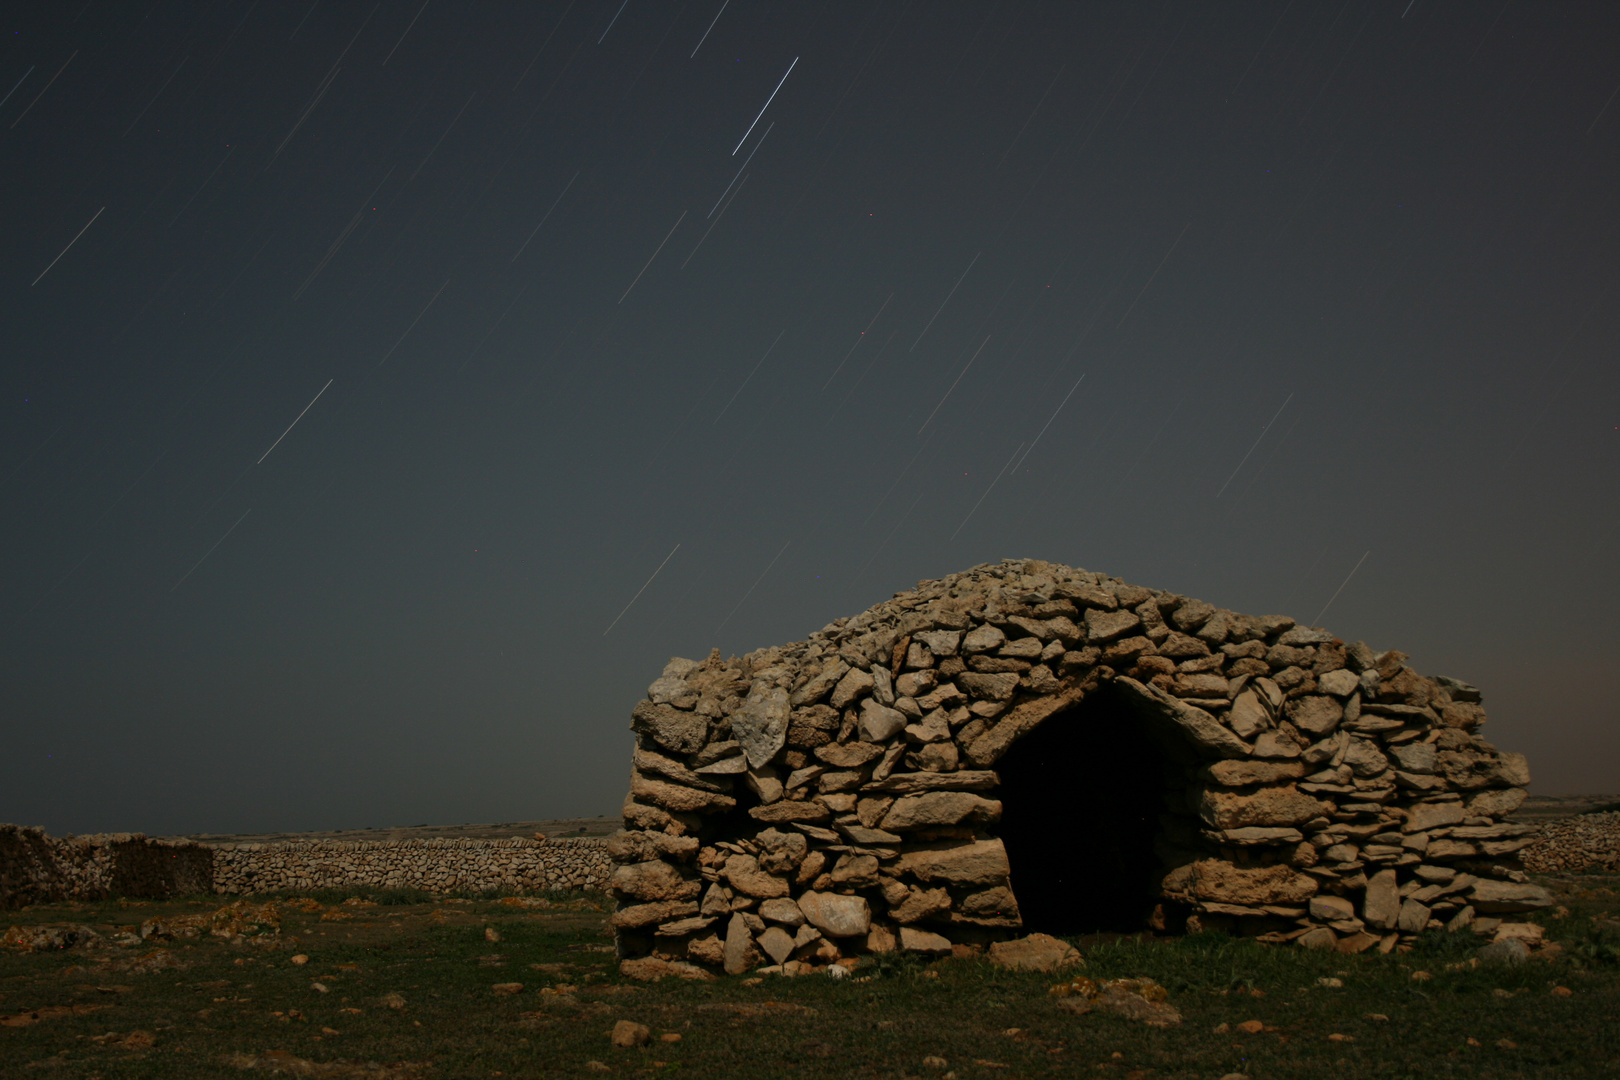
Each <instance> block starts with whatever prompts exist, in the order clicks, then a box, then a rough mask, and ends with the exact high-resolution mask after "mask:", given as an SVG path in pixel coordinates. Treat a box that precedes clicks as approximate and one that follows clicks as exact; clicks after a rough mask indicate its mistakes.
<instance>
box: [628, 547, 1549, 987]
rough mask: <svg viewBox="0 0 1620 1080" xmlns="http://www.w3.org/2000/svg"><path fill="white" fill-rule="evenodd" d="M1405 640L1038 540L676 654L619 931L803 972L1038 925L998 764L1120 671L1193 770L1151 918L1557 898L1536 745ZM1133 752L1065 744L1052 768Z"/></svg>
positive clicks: (1073, 777) (1151, 724)
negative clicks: (827, 617) (1043, 555)
mask: <svg viewBox="0 0 1620 1080" xmlns="http://www.w3.org/2000/svg"><path fill="white" fill-rule="evenodd" d="M1405 661H1406V655H1405V654H1404V653H1400V652H1396V651H1394V650H1390V651H1384V652H1375V651H1374V650H1372V649H1370V648H1368V647H1367V646H1366V645H1364V644H1362V643H1360V642H1356V643H1353V644H1346V643H1345V642H1343V641H1342V640H1340V639H1338V638H1336V637H1334V636H1333V635H1332V634H1330V633H1328V632H1327V631H1325V630H1320V629H1316V628H1312V627H1305V626H1299V625H1296V623H1295V622H1294V620H1292V619H1290V618H1287V617H1284V616H1261V617H1255V616H1249V615H1242V614H1238V613H1236V612H1232V611H1227V610H1222V609H1219V608H1216V607H1214V606H1212V605H1210V604H1207V603H1205V602H1203V601H1200V600H1194V599H1190V598H1187V597H1183V596H1179V595H1176V594H1174V593H1169V592H1164V591H1160V590H1155V589H1148V588H1143V587H1140V586H1136V585H1128V584H1126V583H1125V582H1122V581H1119V580H1117V579H1115V578H1111V577H1107V576H1105V575H1101V574H1096V573H1091V572H1087V571H1084V570H1078V569H1074V568H1071V567H1067V566H1062V565H1058V564H1054V563H1046V562H1039V561H1035V560H1014V561H1006V562H1002V563H1000V564H987V565H984V566H979V567H975V568H973V569H971V570H968V571H965V572H963V573H959V574H954V575H951V576H950V577H947V578H943V579H941V580H938V581H925V582H922V583H920V584H919V585H918V587H917V588H916V589H915V590H912V591H908V592H904V593H899V594H896V596H895V597H894V598H893V599H891V600H889V601H888V602H885V603H882V604H879V605H877V606H876V607H874V608H872V609H870V610H868V611H866V612H863V613H862V614H860V615H857V616H855V617H853V618H848V619H839V620H837V621H835V622H834V623H832V624H830V625H829V626H827V627H825V628H823V629H822V630H820V631H818V632H816V633H814V634H811V635H810V637H809V639H808V640H806V641H801V642H794V643H792V644H789V645H784V646H773V647H770V648H765V649H759V650H756V651H755V652H752V653H749V654H748V655H747V656H743V657H732V658H730V659H722V658H721V657H720V655H719V653H718V651H716V652H714V653H711V655H710V656H709V657H708V658H707V659H705V660H703V661H701V662H697V661H692V660H683V659H675V660H672V661H670V663H669V664H668V665H667V666H666V667H665V669H664V671H663V674H662V675H661V677H660V678H659V679H657V680H656V681H655V682H654V683H653V684H652V686H651V687H650V688H649V690H648V693H647V698H646V700H644V701H642V702H641V703H640V704H638V705H637V706H636V707H635V709H634V711H633V712H632V714H631V728H632V730H633V731H634V732H635V734H636V746H635V750H634V759H633V768H632V772H631V781H630V793H629V796H628V797H627V799H626V801H625V804H624V825H625V830H626V831H624V832H622V833H620V834H618V835H617V836H615V837H613V838H612V839H611V840H610V841H609V853H610V854H611V856H612V858H613V860H614V862H616V863H617V864H618V865H617V868H616V869H615V870H614V871H613V875H612V886H613V889H614V890H615V892H616V894H617V896H618V898H619V907H618V910H617V912H616V913H615V914H614V916H613V925H614V928H615V930H616V933H617V935H618V941H619V950H620V955H621V957H624V958H626V959H632V960H634V959H636V958H642V957H649V956H650V957H653V958H655V959H658V960H662V961H664V962H666V963H683V964H695V965H700V966H703V967H707V968H718V969H721V970H724V971H726V972H728V973H741V972H743V971H747V970H750V969H753V968H756V967H760V966H761V965H763V966H764V968H765V969H766V970H771V971H782V972H786V973H797V972H801V971H809V970H820V969H827V968H828V967H829V966H833V965H838V964H839V962H840V961H841V960H843V959H844V958H845V957H848V956H850V955H858V954H860V953H866V952H885V951H889V950H893V949H904V950H912V951H917V952H922V953H932V954H947V953H949V952H951V950H952V948H953V945H969V946H971V945H976V944H982V943H986V942H989V941H994V940H997V939H1003V938H1008V937H1013V936H1016V934H1017V933H1018V931H1019V930H1020V928H1021V927H1022V925H1023V920H1022V918H1021V916H1020V912H1019V903H1018V899H1017V890H1018V881H1019V874H1018V868H1017V867H1016V866H1012V865H1010V864H1009V861H1008V856H1007V848H1006V845H1004V844H1003V842H1002V839H1001V838H1000V835H999V826H1000V822H1001V819H1002V812H1003V800H1016V799H1017V798H1018V794H1019V793H1018V792H1016V791H1005V790H1003V789H1002V788H1001V779H1000V776H999V775H998V773H997V772H996V764H997V762H998V760H999V759H1000V758H1001V757H1002V756H1003V755H1004V754H1006V753H1007V752H1008V750H1009V749H1010V748H1012V747H1013V746H1014V745H1015V744H1016V743H1017V742H1018V740H1019V739H1020V738H1021V737H1023V736H1025V735H1027V734H1029V733H1030V732H1032V731H1034V730H1035V729H1036V728H1037V727H1038V726H1039V725H1041V724H1043V723H1045V722H1048V721H1052V720H1054V718H1056V719H1057V722H1062V721H1061V714H1063V713H1065V712H1066V711H1068V710H1070V709H1071V708H1072V707H1074V706H1076V705H1077V704H1078V703H1079V702H1081V701H1082V700H1083V699H1085V698H1086V697H1087V696H1088V695H1093V694H1099V693H1103V694H1111V695H1114V697H1115V699H1116V700H1117V701H1118V702H1119V703H1120V705H1121V709H1122V715H1124V716H1126V717H1127V719H1126V720H1125V721H1124V722H1127V723H1132V724H1139V725H1141V726H1142V728H1143V730H1144V731H1146V732H1148V733H1150V734H1151V735H1152V737H1153V740H1154V743H1155V745H1157V746H1159V747H1160V748H1161V750H1162V754H1163V757H1164V759H1165V762H1166V766H1167V771H1166V775H1167V776H1169V777H1170V778H1171V779H1170V780H1168V781H1167V782H1166V783H1165V785H1164V790H1163V791H1162V793H1161V794H1162V812H1161V814H1160V816H1159V821H1158V830H1157V835H1156V837H1155V839H1154V841H1153V846H1154V849H1155V851H1156V852H1157V855H1158V858H1159V859H1160V862H1161V869H1160V873H1159V875H1158V877H1157V878H1156V882H1157V885H1156V895H1155V896H1154V897H1153V898H1152V899H1153V900H1154V901H1155V902H1156V906H1152V910H1151V914H1150V915H1149V916H1148V921H1149V924H1150V925H1151V926H1153V927H1154V928H1156V929H1159V930H1162V931H1165V932H1182V931H1196V930H1199V929H1209V928H1217V927H1218V928H1223V929H1227V930H1230V931H1232V932H1235V933H1239V934H1243V935H1248V936H1255V937H1259V938H1261V939H1262V940H1265V941H1271V942H1279V943H1281V942H1295V943H1297V944H1299V945H1302V946H1305V947H1316V948H1337V949H1340V950H1342V951H1346V952H1358V951H1362V950H1365V949H1369V948H1379V949H1382V950H1385V951H1387V950H1389V949H1391V948H1394V947H1396V946H1397V945H1398V944H1399V943H1400V942H1401V941H1402V940H1409V939H1411V938H1412V937H1413V936H1415V935H1416V934H1418V933H1420V932H1422V931H1423V930H1425V929H1433V928H1439V927H1444V928H1447V929H1451V930H1463V929H1469V928H1472V929H1474V930H1475V931H1476V932H1481V933H1484V932H1494V931H1495V930H1496V928H1497V926H1498V924H1500V922H1501V920H1502V917H1503V916H1507V915H1512V914H1514V913H1518V912H1524V911H1529V910H1532V909H1535V908H1538V907H1541V906H1545V905H1546V904H1548V903H1549V902H1550V897H1549V896H1548V894H1547V893H1546V892H1545V891H1544V890H1542V889H1541V888H1539V887H1537V886H1535V885H1533V884H1531V883H1529V882H1528V880H1527V879H1526V877H1525V875H1524V873H1523V872H1522V870H1521V869H1520V867H1519V863H1518V860H1517V852H1518V851H1519V849H1521V848H1523V847H1524V846H1525V845H1527V844H1529V843H1530V842H1531V841H1532V839H1533V829H1532V828H1531V827H1528V826H1523V825H1516V824H1512V823H1509V822H1505V821H1504V820H1503V818H1504V817H1505V816H1506V815H1508V814H1510V813H1511V812H1512V811H1513V810H1514V809H1515V808H1516V807H1517V806H1518V805H1519V803H1520V802H1521V801H1522V800H1523V799H1524V797H1525V792H1524V787H1525V785H1526V784H1527V783H1529V779H1530V775H1529V769H1528V766H1527V764H1526V762H1525V759H1524V757H1523V756H1522V755H1520V754H1513V753H1504V752H1500V751H1498V750H1497V749H1496V748H1495V747H1493V746H1492V745H1491V744H1490V743H1488V742H1486V741H1485V740H1484V739H1483V738H1481V737H1480V735H1479V733H1478V731H1479V728H1480V726H1481V725H1482V724H1483V723H1484V721H1485V711H1484V708H1483V706H1482V705H1481V703H1480V692H1479V690H1478V689H1476V688H1475V687H1473V686H1470V685H1468V684H1466V683H1463V682H1460V681H1458V680H1455V679H1446V678H1430V677H1427V676H1424V675H1421V674H1419V673H1418V672H1416V671H1414V670H1413V669H1412V668H1410V667H1409V666H1407V664H1406V663H1405ZM1106 768H1108V763H1107V762H1106V761H1094V760H1084V761H1082V760H1073V761H1053V762H1051V763H1050V782H1051V783H1053V784H1078V783H1083V782H1084V781H1083V779H1082V778H1083V777H1084V776H1085V775H1087V773H1088V772H1093V771H1095V770H1098V769H1106ZM1052 824H1053V826H1054V827H1055V830H1056V832H1055V835H1062V831H1063V830H1068V831H1069V833H1070V834H1071V835H1078V834H1080V833H1083V832H1085V831H1087V830H1092V831H1096V830H1108V829H1110V828H1111V823H1110V822H1109V821H1107V820H1074V821H1061V822H1053V823H1052ZM1043 857H1045V858H1050V859H1063V858H1064V857H1065V852H1064V850H1063V849H1062V846H1061V844H1058V845H1055V846H1053V847H1052V849H1051V850H1050V851H1047V852H1043ZM1079 870H1080V874H1079V875H1078V876H1079V877H1080V878H1081V879H1083V878H1084V867H1081V868H1079ZM1113 884H1114V883H1111V882H1108V881H1105V880H1095V881H1091V882H1088V886H1089V887H1091V888H1103V889H1106V888H1110V887H1112V886H1113Z"/></svg>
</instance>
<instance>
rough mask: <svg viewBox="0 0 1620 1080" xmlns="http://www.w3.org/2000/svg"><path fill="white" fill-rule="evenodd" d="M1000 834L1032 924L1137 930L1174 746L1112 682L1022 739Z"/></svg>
mask: <svg viewBox="0 0 1620 1080" xmlns="http://www.w3.org/2000/svg"><path fill="white" fill-rule="evenodd" d="M995 768H996V770H997V772H999V773H1000V774H1001V787H1000V790H999V792H998V793H997V796H998V797H999V798H1000V799H1001V801H1002V818H1001V827H1000V834H1001V839H1002V841H1003V842H1004V843H1005V844H1006V846H1007V860H1008V862H1009V863H1010V864H1011V868H1012V889H1013V893H1014V895H1016V896H1017V897H1018V907H1019V910H1020V911H1021V912H1022V914H1023V920H1024V926H1025V928H1026V929H1027V930H1029V931H1031V932H1034V931H1040V932H1042V933H1047V934H1090V933H1099V932H1121V933H1130V932H1135V931H1138V930H1141V929H1143V927H1144V926H1145V924H1146V921H1147V918H1148V915H1149V913H1150V912H1151V910H1152V908H1153V905H1154V902H1155V897H1154V896H1153V885H1154V880H1153V879H1154V874H1155V871H1156V870H1157V869H1158V866H1159V860H1158V857H1157V856H1156V855H1155V854H1154V851H1153V839H1154V835H1155V833H1156V832H1157V831H1158V818H1159V813H1160V811H1161V809H1162V807H1163V800H1164V794H1163V789H1164V775H1165V768H1164V752H1163V751H1162V750H1161V749H1160V748H1159V746H1158V745H1157V744H1156V743H1155V742H1154V740H1153V739H1152V737H1151V736H1150V735H1149V734H1148V733H1147V731H1146V730H1144V725H1143V723H1142V721H1141V719H1140V718H1139V717H1138V715H1137V714H1136V713H1134V712H1132V710H1131V709H1130V708H1129V706H1128V705H1127V704H1126V703H1125V702H1124V701H1123V700H1122V699H1121V697H1120V695H1119V694H1118V693H1116V692H1115V691H1114V690H1113V688H1112V687H1104V688H1102V689H1099V690H1098V691H1096V692H1095V693H1093V694H1091V695H1089V696H1088V697H1087V698H1086V699H1085V700H1084V701H1082V702H1080V703H1079V704H1078V705H1076V706H1074V707H1073V708H1070V709H1067V710H1065V711H1063V712H1061V713H1058V714H1057V715H1055V716H1052V717H1049V718H1048V719H1047V720H1045V721H1044V722H1043V723H1042V724H1041V725H1040V726H1039V727H1037V728H1036V729H1035V730H1034V731H1032V732H1030V733H1029V734H1028V735H1025V736H1024V737H1023V738H1021V739H1019V740H1018V742H1016V743H1014V744H1013V746H1012V748H1011V749H1010V750H1008V751H1007V753H1006V755H1005V756H1004V757H1002V759H1001V760H1000V761H999V762H997V764H996V766H995Z"/></svg>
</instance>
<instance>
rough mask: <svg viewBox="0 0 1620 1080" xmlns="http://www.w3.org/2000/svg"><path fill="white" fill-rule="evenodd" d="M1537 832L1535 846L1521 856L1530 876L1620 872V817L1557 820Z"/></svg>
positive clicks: (1592, 816)
mask: <svg viewBox="0 0 1620 1080" xmlns="http://www.w3.org/2000/svg"><path fill="white" fill-rule="evenodd" d="M1537 831H1538V833H1539V835H1538V836H1537V837H1536V839H1535V842H1534V843H1532V844H1531V845H1530V846H1529V847H1527V848H1525V849H1524V851H1523V852H1522V853H1521V854H1520V858H1521V859H1522V860H1523V862H1524V868H1525V869H1526V870H1529V871H1530V872H1531V873H1536V874H1547V873H1552V872H1554V871H1557V870H1594V869H1603V870H1609V871H1616V870H1620V813H1603V814H1576V815H1574V816H1572V817H1564V818H1554V819H1553V820H1551V821H1548V822H1546V823H1545V824H1542V825H1540V826H1539V827H1538V830H1537Z"/></svg>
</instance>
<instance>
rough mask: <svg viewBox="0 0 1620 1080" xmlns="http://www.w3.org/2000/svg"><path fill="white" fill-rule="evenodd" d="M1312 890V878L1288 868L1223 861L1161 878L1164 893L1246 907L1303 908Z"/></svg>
mask: <svg viewBox="0 0 1620 1080" xmlns="http://www.w3.org/2000/svg"><path fill="white" fill-rule="evenodd" d="M1316 888H1317V886H1316V879H1315V878H1313V877H1310V876H1308V875H1305V874H1301V873H1300V872H1299V871H1297V870H1295V869H1294V868H1293V867H1291V866H1285V865H1282V864H1277V865H1273V866H1236V865H1234V864H1232V863H1229V862H1227V861H1225V860H1224V859H1200V860H1198V861H1197V862H1195V863H1190V864H1188V865H1187V866H1179V867H1177V868H1176V869H1174V870H1172V871H1171V872H1170V873H1168V874H1166V875H1165V878H1164V890H1165V892H1167V893H1172V894H1181V895H1183V896H1186V897H1188V898H1190V899H1194V900H1208V901H1213V902H1215V903H1220V904H1241V905H1244V906H1248V907H1263V906H1264V905H1266V904H1303V903H1304V902H1305V901H1307V900H1309V899H1310V898H1311V897H1312V896H1315V895H1316Z"/></svg>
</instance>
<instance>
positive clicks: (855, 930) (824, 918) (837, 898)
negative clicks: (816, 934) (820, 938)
mask: <svg viewBox="0 0 1620 1080" xmlns="http://www.w3.org/2000/svg"><path fill="white" fill-rule="evenodd" d="M799 910H800V911H802V912H804V917H805V919H806V920H808V921H809V923H810V925H811V926H814V927H815V928H816V929H817V930H820V931H821V932H822V933H823V934H826V935H827V936H828V937H855V936H857V935H859V934H864V933H866V932H867V931H868V930H870V929H871V928H872V909H871V907H870V906H869V905H868V904H867V902H866V897H864V896H841V895H839V894H838V893H828V892H815V891H811V892H807V893H805V894H803V895H802V896H800V897H799Z"/></svg>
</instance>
